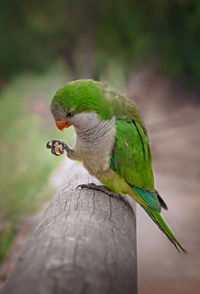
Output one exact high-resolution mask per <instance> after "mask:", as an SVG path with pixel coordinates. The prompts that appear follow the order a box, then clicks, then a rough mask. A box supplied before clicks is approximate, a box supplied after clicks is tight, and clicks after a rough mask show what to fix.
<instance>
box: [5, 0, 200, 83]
mask: <svg viewBox="0 0 200 294" xmlns="http://www.w3.org/2000/svg"><path fill="white" fill-rule="evenodd" d="M0 30H1V32H0V35H1V44H0V64H1V81H3V76H4V78H9V77H11V76H12V75H13V74H15V73H17V72H20V71H22V70H41V69H44V68H46V67H47V66H48V65H50V64H51V63H52V60H55V59H57V58H58V57H59V58H62V59H63V61H64V62H66V64H68V67H69V68H70V70H71V72H72V75H73V78H78V77H81V76H82V75H81V72H80V68H79V66H77V62H78V63H79V64H80V63H81V62H80V58H79V57H80V52H82V53H83V54H82V55H83V56H82V60H83V62H82V63H83V68H85V67H87V66H90V69H89V70H87V72H89V75H90V76H92V77H94V78H98V77H99V74H100V73H101V71H102V69H103V68H104V67H105V65H106V64H107V63H108V61H109V60H110V59H113V58H117V59H118V60H119V61H120V63H121V64H123V66H124V67H125V68H126V69H127V70H129V69H131V68H132V67H133V66H135V67H136V66H137V65H138V64H139V65H140V64H141V63H142V62H143V63H150V64H151V63H152V62H153V63H156V64H157V65H159V67H160V69H161V70H162V71H163V72H165V73H168V74H171V75H175V76H181V77H184V78H185V79H187V80H188V81H189V82H190V83H192V84H198V81H199V79H200V71H199V67H200V58H199V52H200V38H199V35H200V2H199V1H197V0H149V1H144V0H141V1H136V0H115V1H114V0H110V1H107V0H101V1H95V0H85V1H81V0H67V1H66V0H57V1H52V0H48V1H47V0H44V1H39V0H34V1H25V0H20V1H19V0H13V1H12V0H9V1H1V2H0ZM87 52H89V53H88V54H87ZM91 60H93V61H92V62H91ZM89 63H90V64H89ZM85 75H86V74H85ZM85 75H84V76H85Z"/></svg>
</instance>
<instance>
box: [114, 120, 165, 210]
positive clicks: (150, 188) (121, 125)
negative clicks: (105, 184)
mask: <svg viewBox="0 0 200 294" xmlns="http://www.w3.org/2000/svg"><path fill="white" fill-rule="evenodd" d="M110 167H111V168H112V169H113V170H114V171H116V172H117V173H118V174H119V175H120V176H121V177H122V178H123V179H124V180H125V181H126V182H127V183H128V184H129V186H131V187H132V188H133V189H134V190H135V192H136V193H137V194H138V195H139V196H140V197H141V198H142V199H143V200H144V201H145V203H146V204H147V206H149V207H151V208H153V209H155V210H157V211H160V209H161V208H160V202H159V200H158V196H157V192H156V191H155V189H154V178H153V172H152V162H151V150H150V146H149V143H148V137H147V135H146V133H145V132H144V130H143V128H142V127H141V125H140V124H139V122H137V121H134V120H125V119H117V120H116V139H115V144H114V146H113V150H112V154H111V160H110Z"/></svg>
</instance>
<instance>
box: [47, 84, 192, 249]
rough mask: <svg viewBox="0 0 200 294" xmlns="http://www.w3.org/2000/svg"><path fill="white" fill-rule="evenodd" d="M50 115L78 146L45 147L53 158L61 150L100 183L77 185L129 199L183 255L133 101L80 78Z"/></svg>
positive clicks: (67, 88) (57, 98) (68, 87)
mask: <svg viewBox="0 0 200 294" xmlns="http://www.w3.org/2000/svg"><path fill="white" fill-rule="evenodd" d="M51 113H52V116H53V118H54V120H55V123H56V126H57V127H58V129H59V130H64V129H65V128H68V127H70V126H71V125H72V126H73V127H74V129H75V133H76V141H75V144H74V147H73V149H71V148H70V147H68V146H67V145H66V144H65V142H63V141H59V140H55V139H54V140H52V142H51V141H50V142H51V143H50V142H48V143H47V148H51V152H52V153H53V154H55V155H61V154H63V153H64V150H65V151H66V153H67V156H68V157H69V158H70V159H72V160H77V161H80V162H81V163H82V164H83V166H84V167H85V168H86V170H87V171H88V172H89V174H91V175H92V176H94V177H96V178H97V179H98V180H99V181H100V182H101V183H102V184H103V185H99V186H98V185H95V184H93V183H91V184H88V185H84V184H83V185H80V186H81V187H82V188H88V189H95V190H100V191H102V192H104V193H107V194H108V195H112V194H115V195H120V194H128V195H129V196H131V197H132V198H133V199H134V200H135V201H136V202H137V203H138V204H139V205H140V206H141V207H142V208H143V209H144V210H145V211H146V213H147V214H148V215H149V217H150V218H151V219H152V220H153V222H154V223H155V224H156V225H157V226H158V227H159V229H160V230H161V231H162V232H163V233H164V234H165V235H166V237H167V238H168V239H169V241H170V242H171V243H172V244H173V245H174V246H175V247H176V249H177V250H178V251H181V252H184V253H187V251H186V250H185V249H184V247H183V246H182V245H181V244H180V242H179V241H178V240H177V239H176V237H175V235H174V233H173V232H172V231H171V229H170V228H169V226H168V225H167V224H166V222H165V221H164V219H163V218H162V216H161V214H160V213H161V208H163V209H166V210H167V209H168V208H167V205H166V203H165V202H164V200H163V199H162V198H161V196H160V195H159V193H158V192H157V190H156V189H155V187H154V175H153V169H152V156H151V148H150V144H149V138H148V134H147V129H146V126H145V124H144V122H143V120H142V118H141V115H140V113H139V111H138V110H137V108H136V105H135V102H134V101H133V99H131V98H128V97H126V96H124V95H122V94H120V93H118V92H117V91H115V90H112V89H110V88H109V87H108V86H107V85H106V84H105V83H102V82H100V81H94V80H92V79H80V80H75V81H70V82H68V83H67V84H65V85H64V86H63V87H61V88H60V89H59V90H58V91H57V92H56V94H55V96H54V97H53V99H52V102H51ZM58 153H59V154H58Z"/></svg>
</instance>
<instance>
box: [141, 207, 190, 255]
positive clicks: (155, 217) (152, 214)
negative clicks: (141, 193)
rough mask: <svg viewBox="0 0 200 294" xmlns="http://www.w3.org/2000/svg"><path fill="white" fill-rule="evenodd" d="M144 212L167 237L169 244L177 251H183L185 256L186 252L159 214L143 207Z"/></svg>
mask: <svg viewBox="0 0 200 294" xmlns="http://www.w3.org/2000/svg"><path fill="white" fill-rule="evenodd" d="M143 208H144V210H145V211H146V212H147V213H148V215H149V216H150V218H151V219H152V220H153V221H154V222H155V223H156V225H157V226H158V227H159V228H160V230H161V231H162V232H163V233H164V234H165V235H166V236H167V238H168V239H169V240H170V242H171V243H172V244H173V245H174V246H175V247H176V249H177V250H178V251H183V252H184V253H185V254H187V251H186V250H185V249H184V248H183V247H182V245H181V244H180V243H179V242H178V241H177V240H176V237H175V236H174V234H173V233H172V231H171V230H170V228H169V227H168V225H167V224H166V223H165V221H164V220H163V218H162V216H161V215H160V213H159V212H158V211H156V210H154V209H151V208H147V207H144V206H143Z"/></svg>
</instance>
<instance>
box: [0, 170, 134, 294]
mask: <svg viewBox="0 0 200 294" xmlns="http://www.w3.org/2000/svg"><path fill="white" fill-rule="evenodd" d="M79 169H80V167H78V169H77V167H76V165H74V166H71V168H70V170H69V171H68V173H69V174H70V176H68V180H67V181H66V182H65V183H64V185H63V187H62V188H61V189H60V190H59V191H58V192H57V194H56V195H55V196H54V198H53V199H52V201H51V202H50V204H49V205H48V207H47V209H46V211H45V213H44V215H43V216H42V218H41V221H40V223H39V225H38V226H37V228H36V229H35V231H34V233H33V234H32V237H31V238H30V240H29V241H28V243H27V245H26V246H25V249H24V251H23V253H22V256H21V258H20V259H19V261H18V263H17V265H16V267H15V269H14V271H13V273H12V274H11V276H10V278H9V279H8V282H7V283H6V285H5V287H4V288H3V290H2V292H1V293H2V294H5V293H6V294H8V293H9V294H13V293H15V294H26V293H27V294H32V293H34V294H47V293H48V294H50V293H56V294H57V293H59V294H63V293H67V294H84V293H85V294H107V293H108V294H112V293H113V294H114V293H120V294H121V293H123V294H128V293H130V294H134V293H137V258H136V223H135V214H134V209H133V205H132V202H130V201H129V199H128V200H127V197H126V196H123V197H122V199H120V200H119V199H117V198H111V197H109V196H107V195H106V194H103V193H101V192H97V191H92V190H76V189H75V187H76V186H77V185H78V184H79V183H87V182H88V179H89V177H88V175H87V174H86V173H85V172H82V170H81V172H80V170H79ZM92 180H93V179H92ZM93 182H94V181H93Z"/></svg>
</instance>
